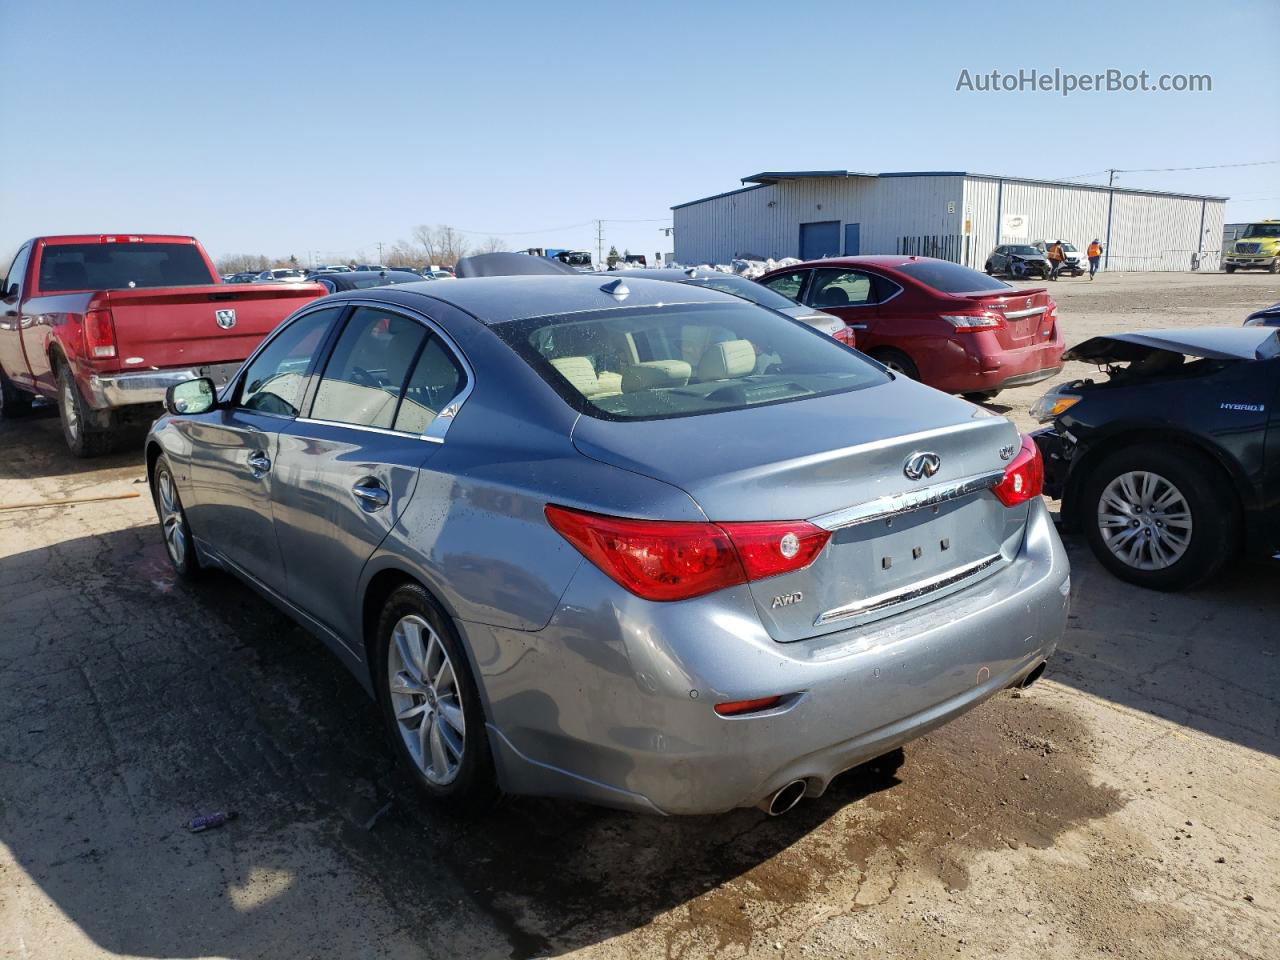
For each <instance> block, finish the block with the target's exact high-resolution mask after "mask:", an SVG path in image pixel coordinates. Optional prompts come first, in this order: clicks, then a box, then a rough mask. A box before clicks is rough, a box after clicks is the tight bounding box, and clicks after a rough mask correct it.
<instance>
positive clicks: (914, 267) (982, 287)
mask: <svg viewBox="0 0 1280 960" xmlns="http://www.w3.org/2000/svg"><path fill="white" fill-rule="evenodd" d="M760 282H761V283H763V284H765V285H766V286H769V287H772V288H774V289H777V290H778V291H779V292H782V293H786V294H787V295H788V296H792V297H795V298H796V299H798V300H800V301H801V302H802V303H805V304H808V305H809V306H812V307H815V308H817V309H820V310H824V311H826V312H828V313H833V314H835V315H836V316H838V317H840V319H842V320H844V321H845V322H846V323H847V324H849V325H850V326H851V327H852V328H853V329H854V330H855V331H857V337H858V349H860V350H862V351H863V352H864V353H868V354H870V355H871V356H873V357H875V358H876V359H877V360H880V361H881V362H882V363H884V364H885V365H887V366H889V367H891V368H893V369H895V370H898V371H901V372H903V373H906V374H907V375H909V376H912V377H915V378H916V379H919V380H921V381H923V382H924V383H927V384H929V385H930V386H932V387H937V388H938V389H939V390H945V391H947V392H948V393H961V394H981V395H984V396H993V395H995V394H996V393H998V392H999V391H1000V390H1003V389H1005V388H1007V387H1014V386H1021V385H1023V384H1028V383H1035V382H1037V381H1039V380H1044V379H1047V378H1049V377H1051V376H1053V375H1054V374H1056V373H1057V372H1058V371H1059V370H1061V369H1062V352H1063V350H1064V349H1065V344H1064V342H1063V339H1062V334H1061V332H1060V331H1059V330H1058V323H1057V319H1058V315H1057V311H1058V308H1057V304H1055V303H1054V302H1053V299H1052V298H1051V297H1050V296H1049V295H1048V293H1047V292H1046V291H1045V289H1044V288H1042V287H1037V288H1033V289H1027V290H1019V289H1017V288H1015V287H1012V286H1010V285H1009V284H1007V283H1004V282H1002V281H1000V280H996V279H994V278H992V277H988V276H987V275H985V274H982V273H979V272H978V271H977V270H972V269H970V268H968V267H962V266H960V265H958V264H954V263H950V262H948V261H945V260H935V259H932V258H930V257H905V256H895V257H888V256H881V257H840V258H835V259H831V260H815V261H811V262H809V263H802V264H799V265H797V266H791V267H784V268H781V269H779V270H775V271H773V272H772V273H768V274H766V275H765V276H763V277H761V278H760Z"/></svg>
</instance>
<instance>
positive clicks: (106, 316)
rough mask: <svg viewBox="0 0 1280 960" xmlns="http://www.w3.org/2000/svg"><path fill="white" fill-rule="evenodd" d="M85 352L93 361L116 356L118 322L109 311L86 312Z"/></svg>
mask: <svg viewBox="0 0 1280 960" xmlns="http://www.w3.org/2000/svg"><path fill="white" fill-rule="evenodd" d="M84 352H85V353H86V354H87V355H88V356H89V358H90V359H93V360H103V359H107V358H109V357H114V356H115V355H116V322H115V320H114V319H113V318H112V316H111V311H110V310H108V309H98V310H86V311H85V314H84Z"/></svg>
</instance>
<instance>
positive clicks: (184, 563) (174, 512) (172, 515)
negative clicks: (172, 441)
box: [151, 456, 201, 581]
mask: <svg viewBox="0 0 1280 960" xmlns="http://www.w3.org/2000/svg"><path fill="white" fill-rule="evenodd" d="M151 499H152V502H154V503H155V507H156V516H158V517H159V518H160V532H161V534H162V535H163V536H164V547H165V552H166V553H168V554H169V562H170V563H171V564H173V570H174V572H175V573H176V574H177V575H178V576H179V577H181V578H182V579H183V580H187V581H191V580H195V579H196V578H198V577H199V576H200V572H201V571H200V560H199V558H198V557H197V556H196V545H195V541H194V539H193V538H192V536H191V524H189V523H188V522H187V512H186V510H184V509H183V508H182V498H181V497H180V496H179V495H178V483H177V481H176V480H175V479H174V475H173V468H171V467H170V466H169V461H168V460H167V459H165V458H164V456H161V457H159V458H158V459H157V460H156V465H155V467H154V468H153V469H152V472H151Z"/></svg>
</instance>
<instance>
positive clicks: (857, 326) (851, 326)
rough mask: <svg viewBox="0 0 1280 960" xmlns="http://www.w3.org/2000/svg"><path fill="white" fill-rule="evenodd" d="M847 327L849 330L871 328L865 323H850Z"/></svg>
mask: <svg viewBox="0 0 1280 960" xmlns="http://www.w3.org/2000/svg"><path fill="white" fill-rule="evenodd" d="M849 329H850V330H869V329H871V328H870V327H869V326H868V325H867V324H865V323H851V324H849Z"/></svg>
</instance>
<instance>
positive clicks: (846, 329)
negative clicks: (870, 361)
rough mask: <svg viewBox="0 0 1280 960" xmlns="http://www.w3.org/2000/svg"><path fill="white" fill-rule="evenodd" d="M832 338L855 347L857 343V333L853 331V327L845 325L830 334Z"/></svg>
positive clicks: (847, 345)
mask: <svg viewBox="0 0 1280 960" xmlns="http://www.w3.org/2000/svg"><path fill="white" fill-rule="evenodd" d="M831 336H832V337H833V338H834V339H836V340H839V341H840V342H841V343H843V344H844V345H845V346H846V347H856V346H857V345H858V335H857V334H856V333H854V332H853V327H851V326H849V325H847V324H846V325H845V326H843V327H841V328H840V329H839V330H837V331H836V332H835V333H833V334H832V335H831Z"/></svg>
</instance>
